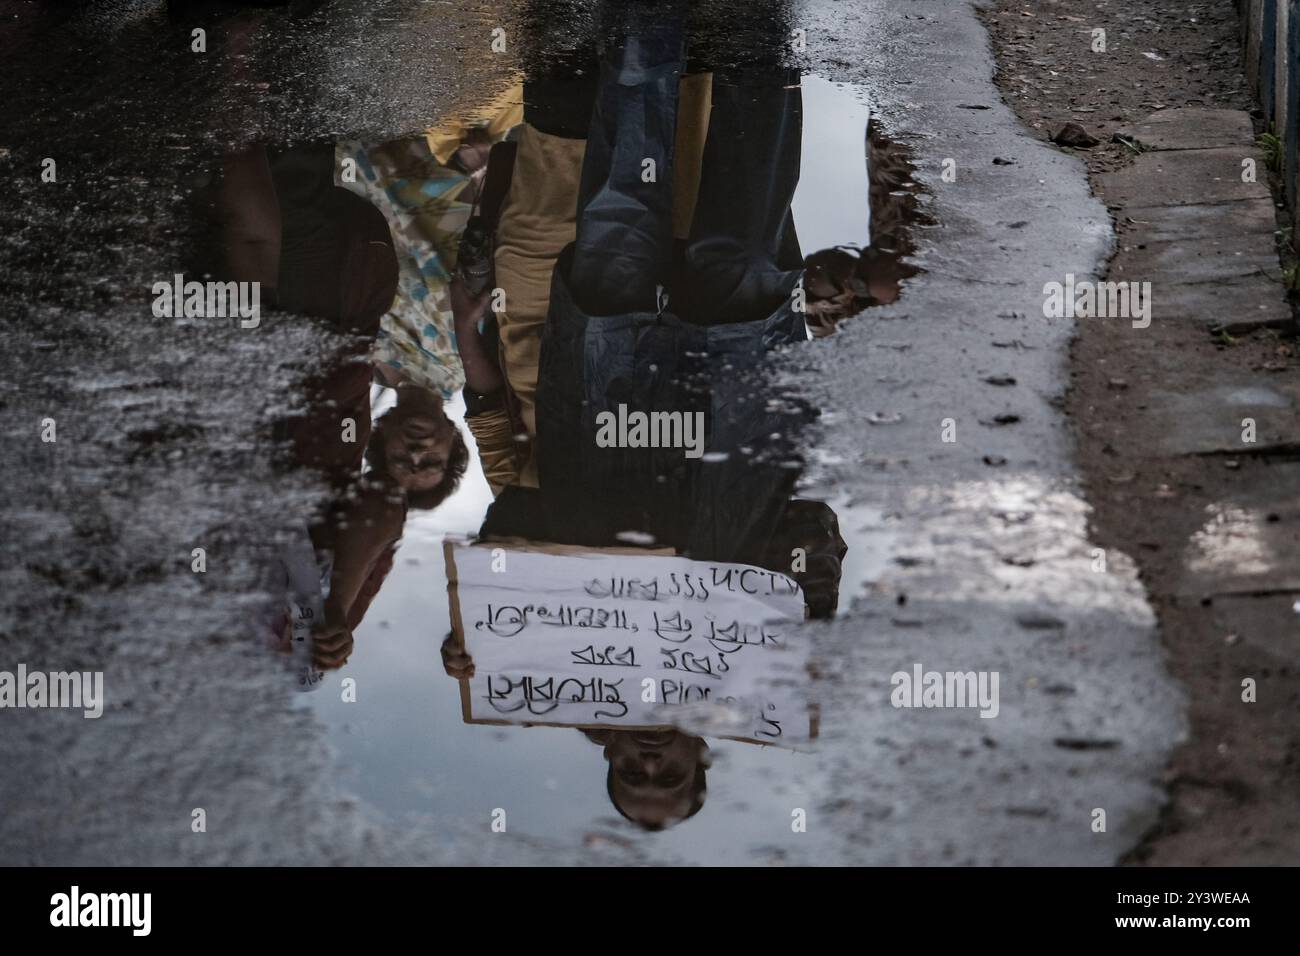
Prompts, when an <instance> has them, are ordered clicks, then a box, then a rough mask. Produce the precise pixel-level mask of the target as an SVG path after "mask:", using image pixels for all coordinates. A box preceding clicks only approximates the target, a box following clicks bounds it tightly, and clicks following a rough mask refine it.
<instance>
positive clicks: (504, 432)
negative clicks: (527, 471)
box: [465, 408, 537, 498]
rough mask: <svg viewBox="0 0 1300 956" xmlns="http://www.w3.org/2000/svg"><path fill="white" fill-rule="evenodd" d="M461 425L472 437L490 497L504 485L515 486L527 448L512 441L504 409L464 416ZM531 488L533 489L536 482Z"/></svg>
mask: <svg viewBox="0 0 1300 956" xmlns="http://www.w3.org/2000/svg"><path fill="white" fill-rule="evenodd" d="M465 424H466V425H468V426H469V430H470V432H471V433H472V434H473V435H474V443H475V444H476V445H477V446H478V457H479V462H480V463H481V464H482V465H483V477H485V478H486V479H487V483H488V487H489V488H491V489H492V497H493V498H495V497H496V496H497V495H499V494H501V492H502V491H503V490H504V489H505V487H506V486H507V485H517V484H519V483H520V482H519V476H520V474H521V473H522V471H523V470H524V467H525V465H526V464H527V461H528V458H527V454H526V449H527V445H525V444H524V443H523V442H520V441H516V440H515V436H514V435H513V434H512V433H513V432H514V428H513V427H512V426H511V424H510V416H509V414H507V413H506V411H505V409H500V408H498V409H494V410H492V411H490V412H484V413H483V414H481V415H467V416H466V417H465ZM535 474H536V471H535V469H534V475H535ZM532 487H534V488H535V487H537V485H536V483H534V484H533V486H532Z"/></svg>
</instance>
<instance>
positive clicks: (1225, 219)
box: [1117, 197, 1278, 242]
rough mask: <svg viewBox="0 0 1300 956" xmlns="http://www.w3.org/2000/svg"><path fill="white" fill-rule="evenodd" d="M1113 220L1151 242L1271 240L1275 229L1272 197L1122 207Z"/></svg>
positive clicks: (1275, 211) (1274, 210) (1275, 209)
mask: <svg viewBox="0 0 1300 956" xmlns="http://www.w3.org/2000/svg"><path fill="white" fill-rule="evenodd" d="M1117 216H1118V218H1119V221H1120V222H1121V223H1123V224H1126V225H1131V226H1134V227H1141V230H1142V236H1143V238H1144V239H1145V240H1147V241H1154V242H1168V241H1174V240H1185V239H1204V238H1207V237H1210V236H1248V235H1254V234H1256V233H1263V234H1265V235H1267V236H1269V237H1272V236H1273V234H1274V233H1275V232H1276V231H1277V228H1278V223H1277V206H1276V205H1275V204H1274V202H1273V199H1272V197H1267V198H1259V199H1243V200H1240V201H1238V202H1232V203H1189V204H1187V205H1177V206H1126V207H1125V208H1124V209H1123V210H1121V211H1120V212H1119V213H1118V214H1117Z"/></svg>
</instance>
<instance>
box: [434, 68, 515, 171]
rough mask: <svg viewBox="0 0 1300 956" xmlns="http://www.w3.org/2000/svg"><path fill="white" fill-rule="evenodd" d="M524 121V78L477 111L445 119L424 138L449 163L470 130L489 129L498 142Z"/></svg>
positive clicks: (437, 155)
mask: <svg viewBox="0 0 1300 956" xmlns="http://www.w3.org/2000/svg"><path fill="white" fill-rule="evenodd" d="M523 121H524V84H523V81H522V80H516V81H515V82H514V83H513V84H511V85H510V86H508V87H507V88H506V89H504V90H502V91H501V93H499V94H498V95H497V96H496V97H495V98H493V99H492V100H491V101H490V102H488V103H485V104H484V105H483V106H481V107H479V108H478V109H476V110H474V111H473V112H471V113H468V114H466V115H465V116H459V117H453V118H450V119H446V120H443V121H442V122H441V123H439V124H438V125H437V126H434V127H432V128H430V129H428V130H426V131H425V134H424V138H425V140H426V141H427V142H428V144H429V152H431V153H433V156H434V158H435V159H437V160H438V162H440V163H442V165H444V166H445V165H447V162H448V160H450V159H451V157H452V156H453V155H454V154H455V152H456V150H458V149H460V147H461V145H462V144H463V143H464V141H465V137H466V136H467V135H468V134H469V131H470V130H473V129H485V130H487V133H488V136H489V138H490V139H491V140H492V141H493V142H497V141H498V140H501V139H503V138H504V137H505V135H506V133H508V132H510V130H511V129H513V128H514V127H516V126H518V125H519V124H520V123H522V122H523Z"/></svg>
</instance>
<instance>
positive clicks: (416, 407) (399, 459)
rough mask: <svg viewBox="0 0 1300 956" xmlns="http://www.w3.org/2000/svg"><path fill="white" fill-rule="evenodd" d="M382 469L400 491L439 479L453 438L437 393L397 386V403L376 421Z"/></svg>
mask: <svg viewBox="0 0 1300 956" xmlns="http://www.w3.org/2000/svg"><path fill="white" fill-rule="evenodd" d="M376 425H377V426H378V435H377V444H378V449H379V450H380V452H381V455H382V461H383V467H384V471H385V472H386V473H387V474H388V476H389V477H390V478H391V479H392V480H393V481H394V482H395V483H396V484H398V485H399V486H400V487H401V488H402V489H403V490H405V491H407V492H408V493H409V492H415V491H430V490H432V489H434V488H436V487H438V485H439V484H440V483H441V482H442V480H443V478H444V477H445V475H446V473H447V463H448V460H449V458H450V455H451V449H452V444H453V443H454V441H455V438H456V426H455V425H453V424H452V423H451V420H450V419H449V418H448V417H447V415H446V414H445V413H444V412H443V409H442V398H441V396H439V395H438V394H437V393H436V392H432V391H429V390H428V389H423V388H416V387H402V388H400V389H398V393H397V406H396V407H395V408H394V409H393V410H392V411H390V412H389V413H388V414H387V415H385V416H383V418H382V419H381V420H380V422H377V423H376Z"/></svg>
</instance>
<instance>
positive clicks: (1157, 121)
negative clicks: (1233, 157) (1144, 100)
mask: <svg viewBox="0 0 1300 956" xmlns="http://www.w3.org/2000/svg"><path fill="white" fill-rule="evenodd" d="M1116 132H1118V133H1119V134H1120V135H1121V136H1127V137H1129V138H1130V139H1135V140H1137V141H1138V142H1140V143H1141V144H1142V145H1143V146H1146V147H1147V148H1148V149H1153V150H1169V149H1212V148H1215V147H1224V146H1238V145H1241V144H1243V143H1253V142H1254V141H1255V128H1254V126H1253V125H1252V124H1251V121H1250V114H1248V113H1246V112H1245V111H1244V110H1218V109H1205V108H1203V107H1196V106H1188V107H1180V108H1178V109H1172V110H1160V111H1159V112H1156V113H1152V114H1151V115H1150V116H1148V117H1146V118H1145V119H1144V120H1142V121H1141V122H1138V123H1134V124H1132V125H1130V126H1121V127H1120V128H1119V129H1118V130H1117V131H1116Z"/></svg>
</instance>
